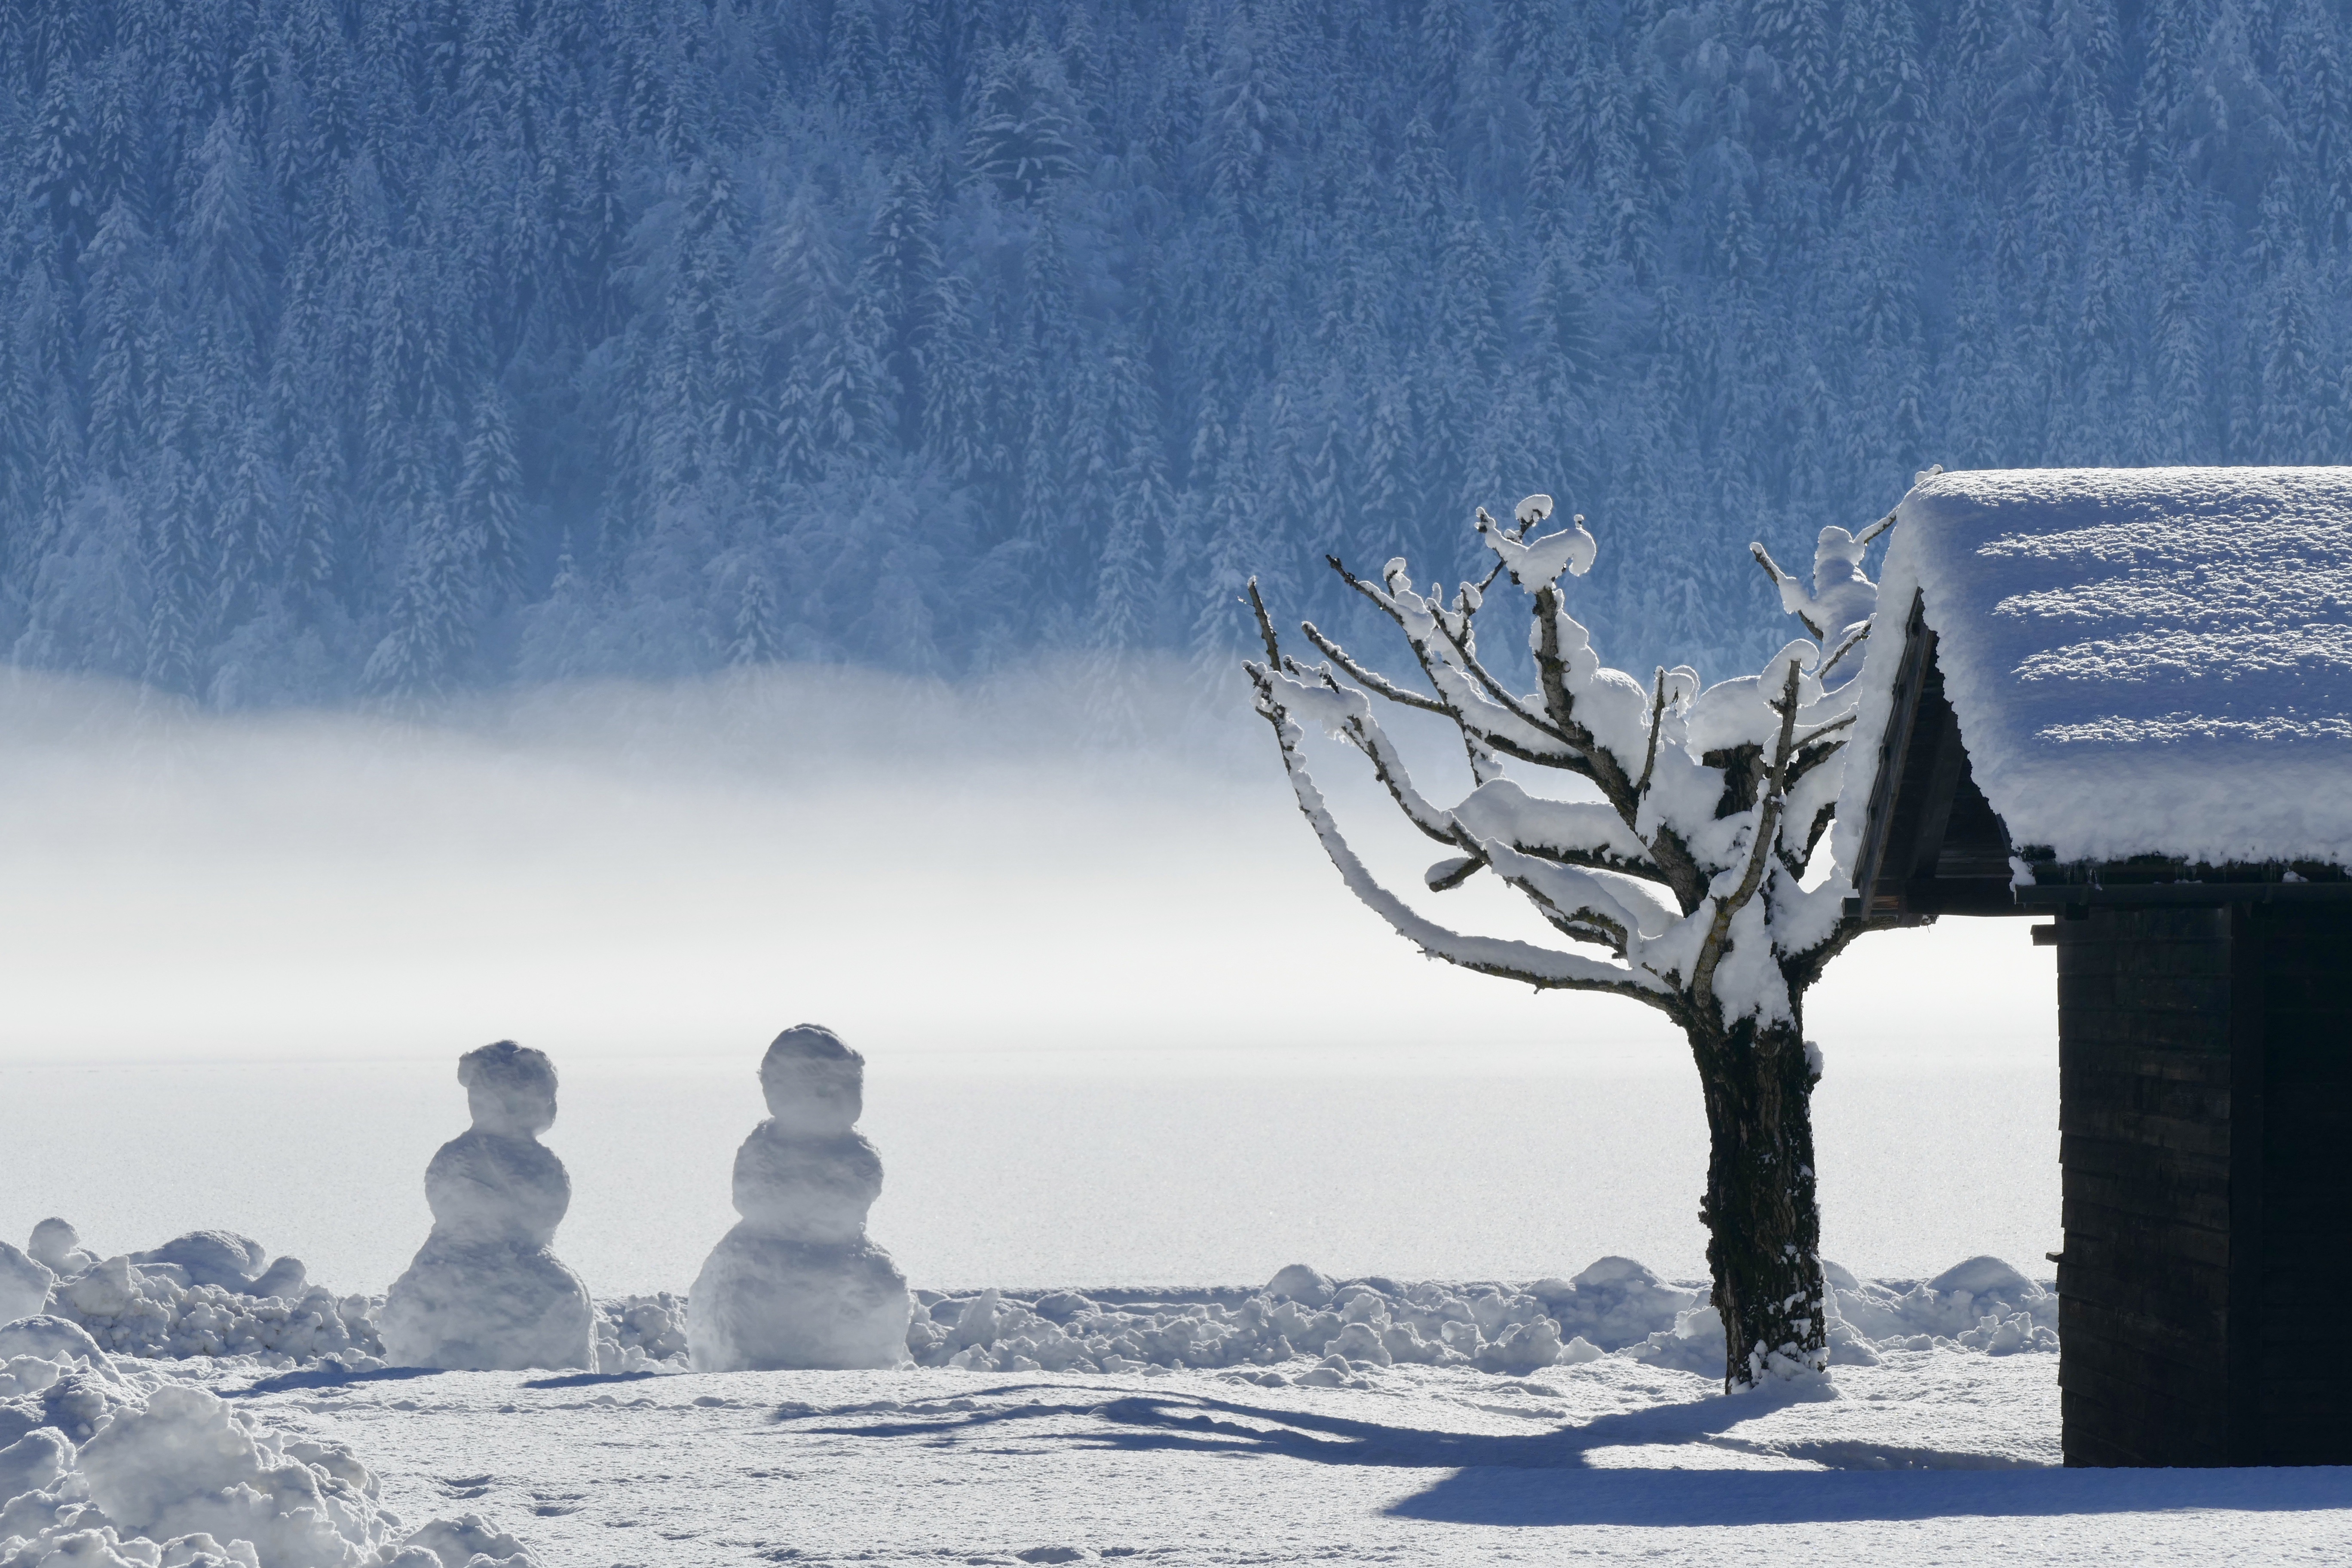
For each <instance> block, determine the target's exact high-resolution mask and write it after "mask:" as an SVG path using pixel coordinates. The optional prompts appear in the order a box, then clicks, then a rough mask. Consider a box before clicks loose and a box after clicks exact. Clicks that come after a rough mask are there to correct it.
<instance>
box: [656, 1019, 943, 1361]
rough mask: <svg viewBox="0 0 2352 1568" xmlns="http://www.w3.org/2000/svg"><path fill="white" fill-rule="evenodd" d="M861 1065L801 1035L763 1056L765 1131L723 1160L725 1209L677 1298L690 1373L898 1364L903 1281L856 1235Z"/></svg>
mask: <svg viewBox="0 0 2352 1568" xmlns="http://www.w3.org/2000/svg"><path fill="white" fill-rule="evenodd" d="M865 1068H866V1063H865V1058H862V1057H860V1056H859V1055H858V1054H857V1053H856V1051H853V1050H851V1049H850V1048H849V1047H846V1046H845V1045H843V1044H842V1043H841V1041H840V1040H839V1039H838V1038H837V1037H835V1035H834V1034H833V1032H832V1031H831V1030H829V1029H823V1028H819V1027H816V1026H814V1025H805V1024H804V1025H802V1026H799V1027H798V1028H794V1029H787V1030H786V1031H785V1032H784V1033H783V1034H782V1035H779V1036H778V1037H776V1041H775V1044H773V1045H772V1046H770V1047H768V1055H767V1058H766V1059H765V1060H764V1061H762V1062H761V1067H760V1085H761V1091H762V1092H763V1093H764V1094H765V1096H766V1098H767V1101H768V1111H769V1117H768V1120H767V1121H762V1122H761V1123H760V1125H759V1126H757V1127H755V1128H753V1129H752V1130H751V1136H750V1137H749V1138H746V1139H745V1140H744V1141H743V1146H742V1148H741V1149H740V1150H739V1151H738V1152H736V1155H735V1184H734V1197H735V1211H736V1213H738V1214H740V1215H742V1216H743V1217H742V1219H741V1221H740V1223H738V1224H737V1225H736V1226H735V1227H734V1228H733V1229H732V1230H730V1231H729V1232H728V1233H727V1234H726V1236H724V1237H721V1238H720V1239H719V1245H718V1246H717V1247H713V1248H712V1249H711V1253H710V1257H709V1260H708V1261H706V1262H705V1263H704V1264H703V1266H702V1273H701V1275H700V1276H699V1277H698V1279H696V1280H695V1282H694V1289H693V1290H692V1291H691V1292H690V1293H689V1294H688V1298H687V1342H688V1348H689V1349H690V1351H691V1352H692V1354H693V1358H694V1365H695V1368H696V1370H698V1371H700V1372H745V1371H772V1370H781V1369H787V1368H793V1369H799V1368H852V1367H884V1366H896V1365H898V1364H899V1363H902V1362H904V1361H906V1360H907V1322H908V1316H909V1314H910V1309H909V1306H908V1296H907V1279H906V1276H904V1275H902V1274H900V1273H899V1272H898V1266H897V1265H896V1264H894V1263H892V1262H891V1261H890V1256H889V1254H888V1253H887V1252H884V1251H883V1250H882V1249H881V1248H880V1247H876V1246H875V1245H874V1244H873V1242H872V1241H870V1240H868V1239H867V1237H866V1212H867V1210H869V1209H870V1208H872V1207H873V1205H874V1200H875V1199H876V1198H877V1197H878V1196H879V1195H880V1194H881V1192H882V1161H881V1157H880V1156H879V1155H878V1154H877V1153H876V1152H875V1150H874V1145H873V1144H871V1143H869V1142H866V1139H865V1137H864V1136H863V1135H862V1134H861V1133H859V1132H858V1131H856V1121H857V1117H858V1113H859V1111H860V1110H861V1109H862V1106H863V1102H864V1088H865Z"/></svg>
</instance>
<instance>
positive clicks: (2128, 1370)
mask: <svg viewBox="0 0 2352 1568" xmlns="http://www.w3.org/2000/svg"><path fill="white" fill-rule="evenodd" d="M2085 914H2086V917H2087V918H2082V919H2074V920H2062V921H2059V922H2058V937H2059V940H2058V1027H2059V1044H2058V1074H2059V1089H2058V1095H2059V1113H2058V1129H2059V1159H2060V1161H2061V1163H2062V1164H2063V1185H2064V1199H2065V1226H2066V1246H2065V1251H2064V1254H2063V1258H2062V1260H2061V1262H2060V1264H2059V1268H2058V1292H2059V1302H2058V1323H2059V1327H2058V1336H2059V1345H2060V1366H2059V1374H2058V1381H2059V1386H2060V1390H2061V1395H2060V1398H2061V1405H2062V1408H2063V1413H2064V1421H2065V1438H2064V1445H2065V1458H2066V1462H2067V1463H2068V1464H2070V1465H2217V1464H2226V1463H2228V1458H2227V1455H2228V1453H2229V1449H2230V1425H2231V1423H2230V1402H2229V1395H2230V1377H2229V1367H2228V1359H2227V1355H2226V1352H2225V1347H2226V1346H2227V1344H2228V1340H2229V1331H2230V1327H2231V1324H2230V1310H2229V1309H2230V1234H2231V1215H2230V1192H2231V1185H2230V1159H2231V1140H2230V1109H2231V1055H2230V1000H2231V983H2230V982H2231V976H2230V962H2231V941H2230V928H2231V913H2230V911H2229V910H2226V909H2205V910H2200V909H2153V910H2151V909H2114V908H2105V907H2099V908H2093V909H2091V910H2087V911H2085Z"/></svg>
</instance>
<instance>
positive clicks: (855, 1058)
mask: <svg viewBox="0 0 2352 1568" xmlns="http://www.w3.org/2000/svg"><path fill="white" fill-rule="evenodd" d="M865 1085H866V1058H864V1057H861V1056H859V1055H858V1054H857V1053H856V1051H853V1050H851V1049H850V1048H849V1047H847V1046H845V1045H843V1044H842V1043H841V1037H840V1036H839V1035H836V1034H835V1033H834V1032H833V1031H832V1030H831V1029H828V1028H826V1027H824V1026H823V1025H822V1024H795V1025H794V1026H793V1027H791V1028H789V1029H786V1030H785V1031H784V1032H783V1033H782V1034H781V1035H778V1036H777V1037H776V1043H775V1044H773V1045H772V1046H770V1047H768V1054H767V1057H766V1058H764V1059H763V1060H762V1061H761V1063H760V1092H761V1093H762V1094H764V1095H766V1096H767V1097H768V1114H769V1115H771V1116H772V1117H774V1118H775V1119H776V1121H778V1122H779V1123H780V1124H781V1125H782V1126H783V1127H785V1128H787V1129H789V1130H791V1131H795V1132H846V1131H849V1130H850V1129H851V1128H852V1127H854V1126H856V1124H857V1118H858V1115H859V1113H860V1112H861V1111H863V1110H865Z"/></svg>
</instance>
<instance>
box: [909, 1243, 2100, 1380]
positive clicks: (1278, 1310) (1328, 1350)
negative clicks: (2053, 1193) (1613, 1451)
mask: <svg viewBox="0 0 2352 1568" xmlns="http://www.w3.org/2000/svg"><path fill="white" fill-rule="evenodd" d="M1824 1274H1825V1276H1826V1277H1827V1278H1828V1279H1829V1280H1830V1285H1829V1289H1828V1295H1829V1302H1828V1312H1829V1316H1830V1319H1831V1327H1830V1332H1829V1338H1830V1361H1831V1364H1832V1365H1855V1364H1860V1365H1871V1364H1875V1363H1877V1361H1878V1360H1879V1352H1880V1351H1881V1350H1883V1349H1886V1348H1897V1349H1924V1348H1926V1347H1927V1346H1929V1345H1933V1344H1941V1345H1946V1346H1952V1347H1957V1348H1959V1349H1963V1350H1980V1351H1987V1352H1992V1353H1995V1354H2000V1353H2006V1352H2010V1351H2014V1350H2053V1349H2055V1348H2056V1345H2057V1337H2056V1333H2055V1327H2056V1323H2057V1298H2056V1296H2054V1295H2053V1294H2052V1293H2050V1292H2049V1291H2048V1290H2046V1289H2043V1288H2042V1287H2041V1286H2039V1285H2036V1284H2034V1283H2033V1282H2032V1281H2031V1280H2028V1279H2024V1277H2023V1276H2021V1275H2020V1274H2018V1273H2017V1272H2016V1271H2015V1270H2014V1269H2011V1268H2009V1267H2008V1266H2007V1265H2006V1264H2003V1263H2000V1261H1999V1260H1998V1259H1992V1258H1973V1259H1970V1260H1969V1262H1968V1263H1966V1264H1963V1265H1961V1266H1959V1268H1956V1269H1954V1270H1952V1271H1950V1272H1949V1273H1948V1274H1946V1275H1942V1276H1938V1277H1937V1279H1933V1280H1929V1281H1927V1282H1926V1283H1924V1284H1915V1283H1913V1282H1910V1281H1901V1282H1898V1283H1895V1284H1879V1283H1871V1284H1865V1283H1864V1282H1862V1281H1859V1280H1856V1279H1854V1278H1853V1276H1852V1275H1851V1274H1848V1273H1847V1272H1846V1271H1845V1270H1843V1269H1842V1268H1838V1267H1837V1266H1836V1265H1834V1264H1828V1265H1825V1266H1824ZM1102 1294H1103V1295H1104V1296H1105V1297H1106V1298H1108V1297H1110V1296H1112V1295H1114V1294H1117V1295H1119V1296H1124V1297H1127V1298H1128V1299H1127V1300H1096V1299H1095V1298H1093V1297H1090V1296H1087V1295H1084V1294H1081V1293H1078V1292H1076V1291H1055V1292H1052V1293H1050V1294H1047V1295H1044V1296H1040V1297H1038V1298H1037V1299H1036V1300H1023V1299H1020V1298H1017V1297H1013V1296H1008V1295H1005V1294H1004V1293H1003V1292H1002V1291H999V1290H982V1291H980V1292H978V1293H976V1294H971V1295H964V1296H944V1295H941V1294H940V1293H938V1292H936V1291H929V1290H921V1291H918V1292H916V1296H917V1300H918V1302H919V1305H918V1307H917V1309H916V1311H915V1318H914V1322H913V1323H912V1325H910V1327H909V1328H908V1333H907V1345H908V1350H909V1352H911V1353H912V1354H913V1355H914V1358H915V1360H916V1362H917V1363H919V1364H920V1365H924V1366H950V1367H960V1368H963V1369H966V1370H970V1371H975V1372H1057V1373H1058V1372H1078V1373H1094V1372H1112V1373H1118V1372H1135V1371H1139V1370H1144V1369H1149V1368H1165V1369H1169V1370H1181V1369H1184V1368H1211V1369H1236V1370H1242V1371H1245V1372H1249V1373H1251V1375H1252V1380H1253V1381H1255V1382H1260V1383H1272V1382H1290V1383H1297V1384H1305V1385H1307V1386H1310V1387H1313V1386H1339V1385H1341V1384H1350V1385H1352V1382H1351V1380H1353V1381H1360V1380H1361V1379H1362V1378H1363V1377H1364V1376H1366V1375H1367V1374H1370V1373H1375V1372H1377V1371H1379V1370H1381V1369H1382V1368H1390V1367H1395V1366H1400V1365H1423V1366H1467V1367H1475V1368H1477V1369H1478V1370H1480V1371H1483V1372H1490V1373H1496V1374H1497V1375H1500V1376H1525V1375H1526V1374H1528V1373H1531V1372H1534V1371H1537V1370H1538V1369H1540V1368H1543V1367H1549V1366H1576V1365H1580V1364H1582V1363H1588V1362H1592V1361H1597V1360H1599V1359H1601V1357H1603V1356H1617V1357H1622V1358H1624V1359H1628V1360H1633V1361H1639V1362H1643V1363H1649V1364H1652V1365H1655V1366H1660V1367H1665V1368H1670V1369H1673V1370H1676V1371H1681V1372H1688V1373H1696V1374H1698V1375H1700V1376H1703V1377H1708V1378H1720V1377H1721V1376H1722V1375H1723V1370H1724V1332H1723V1320H1722V1318H1721V1316H1720V1315H1719V1314H1718V1313H1717V1311H1716V1310H1715V1309H1714V1308H1713V1307H1712V1306H1711V1305H1709V1304H1708V1302H1707V1299H1706V1289H1705V1288H1704V1287H1702V1286H1694V1285H1685V1284H1676V1283H1673V1282H1670V1281H1667V1280H1664V1279H1660V1278H1658V1276H1657V1275H1656V1274H1654V1273H1653V1272H1652V1271H1651V1270H1650V1269H1648V1268H1644V1267H1643V1265H1641V1264H1639V1263H1636V1262H1634V1261H1633V1259H1631V1258H1601V1260H1600V1261H1599V1262H1597V1263H1595V1264H1593V1265H1592V1266H1591V1268H1587V1269H1586V1270H1585V1271H1584V1272H1583V1273H1581V1274H1579V1275H1577V1276H1576V1277H1575V1278H1574V1279H1559V1278H1547V1279H1537V1280H1533V1281H1529V1282H1528V1283H1526V1284H1523V1285H1514V1284H1509V1283H1505V1282H1501V1281H1492V1282H1486V1283H1477V1284H1460V1283H1454V1282H1451V1281H1444V1280H1424V1281H1422V1282H1419V1283H1416V1284H1400V1283H1398V1282H1397V1281H1395V1280H1390V1279H1379V1280H1375V1279H1350V1280H1344V1281H1337V1282H1334V1281H1332V1280H1330V1279H1328V1277H1327V1276H1324V1275H1321V1274H1318V1273H1317V1272H1316V1271H1315V1270H1313V1269H1311V1268H1307V1266H1306V1265H1304V1264H1293V1265H1292V1266H1290V1267H1289V1268H1285V1269H1284V1270H1282V1272H1281V1273H1279V1274H1277V1275H1276V1276H1275V1277H1274V1279H1272V1280H1270V1281H1268V1283H1267V1284H1266V1286H1265V1289H1260V1290H1255V1291H1246V1292H1244V1291H1230V1290H1228V1291H1201V1292H1181V1291H1180V1292H1164V1293H1160V1294H1157V1295H1153V1296H1150V1297H1149V1298H1146V1297H1145V1296H1144V1295H1143V1294H1142V1293H1139V1292H1125V1291H1122V1292H1116V1293H1114V1292H1108V1291H1106V1292H1103V1293H1102ZM1841 1309H1845V1315H1844V1316H1841ZM2019 1319H2022V1321H2021V1322H2020V1321H2017V1320H2019Z"/></svg>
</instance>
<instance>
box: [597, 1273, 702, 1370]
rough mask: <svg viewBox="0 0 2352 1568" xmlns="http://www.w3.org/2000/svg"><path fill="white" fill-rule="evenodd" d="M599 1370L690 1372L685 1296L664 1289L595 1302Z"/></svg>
mask: <svg viewBox="0 0 2352 1568" xmlns="http://www.w3.org/2000/svg"><path fill="white" fill-rule="evenodd" d="M596 1370H597V1371H598V1372H600V1373H623V1372H666V1373H667V1372H687V1371H690V1370H691V1361H690V1358H689V1357H688V1354H687V1346H686V1298H685V1297H683V1296H680V1295H677V1294H675V1293H673V1292H671V1291H668V1290H664V1291H661V1292H659V1293H658V1294H656V1295H652V1296H622V1297H618V1298H616V1299H614V1300H610V1301H599V1302H597V1303H596Z"/></svg>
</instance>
